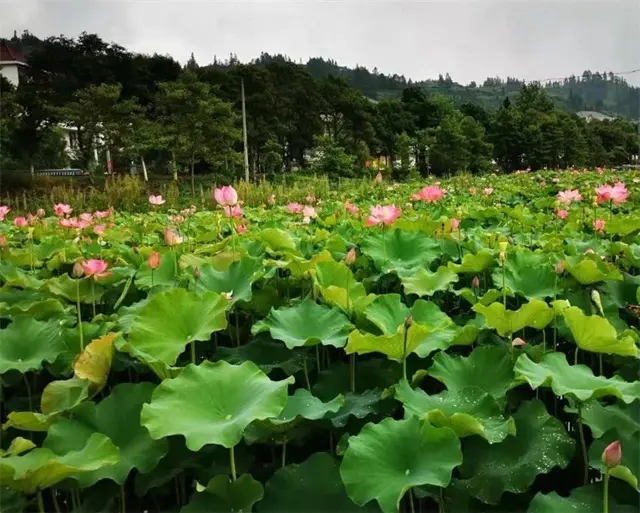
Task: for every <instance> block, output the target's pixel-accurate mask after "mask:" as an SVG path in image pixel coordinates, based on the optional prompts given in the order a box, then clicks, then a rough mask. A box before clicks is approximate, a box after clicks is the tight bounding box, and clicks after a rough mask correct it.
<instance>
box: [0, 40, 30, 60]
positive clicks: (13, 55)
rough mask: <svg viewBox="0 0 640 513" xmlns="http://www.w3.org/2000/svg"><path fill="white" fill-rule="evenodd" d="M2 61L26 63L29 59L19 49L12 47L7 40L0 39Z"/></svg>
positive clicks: (0, 57)
mask: <svg viewBox="0 0 640 513" xmlns="http://www.w3.org/2000/svg"><path fill="white" fill-rule="evenodd" d="M0 61H2V62H20V63H22V64H26V63H27V60H26V59H25V57H24V55H22V54H21V53H20V52H18V51H17V50H15V49H13V48H11V47H10V46H9V45H8V44H7V42H6V41H5V40H3V39H2V40H0Z"/></svg>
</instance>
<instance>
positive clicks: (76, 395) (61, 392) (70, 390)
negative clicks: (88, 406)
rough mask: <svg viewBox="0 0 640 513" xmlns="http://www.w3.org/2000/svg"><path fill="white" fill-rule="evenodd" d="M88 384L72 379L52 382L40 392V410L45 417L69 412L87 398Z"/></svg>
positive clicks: (82, 380)
mask: <svg viewBox="0 0 640 513" xmlns="http://www.w3.org/2000/svg"><path fill="white" fill-rule="evenodd" d="M89 386H90V383H89V382H88V381H86V380H84V379H80V378H76V377H73V378H71V379H67V380H61V381H52V382H51V383H49V384H48V385H47V386H46V387H45V388H44V390H43V391H42V396H41V397H40V409H41V410H42V413H44V414H45V415H55V414H57V413H62V412H63V411H67V410H71V409H72V408H75V407H76V406H78V405H79V404H80V403H81V402H82V401H84V400H85V399H88V398H89Z"/></svg>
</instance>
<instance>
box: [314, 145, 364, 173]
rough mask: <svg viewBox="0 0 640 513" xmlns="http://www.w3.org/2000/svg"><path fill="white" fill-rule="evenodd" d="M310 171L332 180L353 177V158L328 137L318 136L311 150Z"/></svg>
mask: <svg viewBox="0 0 640 513" xmlns="http://www.w3.org/2000/svg"><path fill="white" fill-rule="evenodd" d="M311 169H312V171H314V172H315V173H318V174H321V175H327V176H330V177H333V178H337V177H339V176H353V174H354V158H353V157H352V156H351V155H349V154H348V153H347V152H346V151H345V150H344V148H343V147H342V146H339V145H338V144H337V143H336V142H335V141H334V140H333V138H331V137H330V136H328V135H321V136H318V138H317V139H316V145H315V146H314V148H313V150H312V157H311Z"/></svg>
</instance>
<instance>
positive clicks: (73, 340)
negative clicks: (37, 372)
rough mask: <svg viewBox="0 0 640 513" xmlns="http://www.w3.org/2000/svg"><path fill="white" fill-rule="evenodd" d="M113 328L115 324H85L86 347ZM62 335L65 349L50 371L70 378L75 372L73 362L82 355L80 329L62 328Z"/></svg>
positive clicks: (83, 329) (84, 338) (84, 339)
mask: <svg viewBox="0 0 640 513" xmlns="http://www.w3.org/2000/svg"><path fill="white" fill-rule="evenodd" d="M113 327H114V324H113V323H107V324H98V323H97V322H83V323H82V338H83V343H84V345H85V346H86V345H87V343H88V342H90V341H92V340H96V339H98V338H100V337H102V336H103V335H106V334H107V333H108V332H109V330H110V329H111V328H113ZM61 333H62V339H63V341H64V349H63V350H62V351H61V352H60V354H59V355H58V358H56V361H55V362H53V364H51V365H49V366H48V369H49V370H50V371H51V372H52V373H53V374H56V375H63V376H68V375H70V374H71V373H72V372H73V362H74V361H75V359H76V358H77V356H78V355H79V354H80V353H81V350H80V329H79V327H78V325H77V324H76V325H75V326H74V327H72V328H62V330H61Z"/></svg>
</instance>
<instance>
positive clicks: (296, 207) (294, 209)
mask: <svg viewBox="0 0 640 513" xmlns="http://www.w3.org/2000/svg"><path fill="white" fill-rule="evenodd" d="M303 208H304V207H303V206H302V205H300V203H289V204H288V205H287V209H288V210H289V212H290V213H292V214H301V213H302V210H303Z"/></svg>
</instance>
